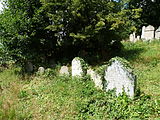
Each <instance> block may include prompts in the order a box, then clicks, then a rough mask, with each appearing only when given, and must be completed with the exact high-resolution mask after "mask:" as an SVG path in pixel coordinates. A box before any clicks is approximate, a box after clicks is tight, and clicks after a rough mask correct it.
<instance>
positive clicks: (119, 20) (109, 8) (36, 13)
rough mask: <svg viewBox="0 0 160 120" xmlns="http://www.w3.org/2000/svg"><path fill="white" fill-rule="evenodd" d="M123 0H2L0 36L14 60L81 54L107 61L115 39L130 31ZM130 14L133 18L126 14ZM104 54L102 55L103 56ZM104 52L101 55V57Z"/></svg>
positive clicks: (116, 46)
mask: <svg viewBox="0 0 160 120" xmlns="http://www.w3.org/2000/svg"><path fill="white" fill-rule="evenodd" d="M125 4H126V3H125V2H123V1H122V2H116V1H109V0H87V1H86V0H59V1H57V0H41V1H40V0H34V1H30V0H14V1H13V0H6V6H7V7H6V8H5V9H4V10H3V12H2V14H0V35H1V36H2V38H3V41H2V43H3V45H4V46H5V47H6V49H7V50H8V51H9V52H10V55H11V56H12V58H13V59H15V60H16V61H17V63H20V64H21V65H22V66H24V63H25V62H27V61H31V62H32V63H33V64H35V63H38V64H39V63H41V64H44V63H46V64H47V63H48V62H49V60H50V59H52V58H55V59H56V60H62V59H64V58H67V59H73V57H75V56H78V55H79V54H78V53H81V51H85V53H86V54H85V55H84V56H85V57H89V58H91V57H93V58H94V57H95V58H96V59H107V58H109V57H110V56H111V54H112V51H114V52H117V51H120V49H121V44H120V41H121V40H122V39H123V38H126V37H127V34H128V33H129V32H130V31H133V30H134V27H133V24H132V20H131V18H138V17H139V15H138V10H137V11H134V10H133V11H130V10H129V9H128V8H126V7H124V6H125ZM131 13H132V16H133V17H132V16H130V17H128V15H130V14H131ZM104 52H105V53H108V54H107V55H106V56H105V55H103V54H104ZM102 56H105V57H102Z"/></svg>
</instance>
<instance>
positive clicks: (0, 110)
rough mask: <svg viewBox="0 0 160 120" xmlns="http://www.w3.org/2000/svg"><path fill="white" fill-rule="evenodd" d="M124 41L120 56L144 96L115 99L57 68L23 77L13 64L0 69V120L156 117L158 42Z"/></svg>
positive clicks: (159, 103) (158, 113) (159, 105)
mask: <svg viewBox="0 0 160 120" xmlns="http://www.w3.org/2000/svg"><path fill="white" fill-rule="evenodd" d="M123 44H124V50H123V51H122V53H121V54H120V56H121V57H124V58H126V59H127V60H128V61H129V62H130V63H131V65H132V66H133V68H134V70H135V73H136V75H137V83H138V87H139V88H140V90H141V92H142V93H144V94H145V95H143V94H142V93H141V94H140V96H138V97H136V98H135V100H133V101H130V100H129V99H127V98H126V97H125V96H122V97H120V98H115V97H113V96H112V95H110V94H106V93H105V92H103V91H99V90H96V89H95V88H94V87H93V86H94V84H93V83H92V82H91V80H90V79H88V78H87V77H86V78H84V79H75V78H72V77H71V76H68V77H67V76H65V77H62V76H58V75H56V71H57V70H53V71H50V73H47V75H51V76H50V77H47V76H37V75H31V76H29V75H24V76H22V75H20V74H19V69H17V68H12V69H8V70H4V71H3V72H0V120H75V119H78V120H79V119H80V120H89V119H94V120H99V119H104V120H106V119H131V118H135V119H155V118H157V119H159V118H160V75H159V73H160V42H159V41H158V42H152V43H143V42H138V43H135V44H133V43H128V42H125V43H123ZM149 96H150V97H151V99H150V97H149ZM117 111H118V112H117Z"/></svg>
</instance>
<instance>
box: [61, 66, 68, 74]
mask: <svg viewBox="0 0 160 120" xmlns="http://www.w3.org/2000/svg"><path fill="white" fill-rule="evenodd" d="M59 74H60V75H69V70H68V67H67V66H62V67H61V69H60V71H59Z"/></svg>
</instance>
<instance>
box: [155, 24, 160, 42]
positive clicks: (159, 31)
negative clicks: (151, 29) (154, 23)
mask: <svg viewBox="0 0 160 120" xmlns="http://www.w3.org/2000/svg"><path fill="white" fill-rule="evenodd" d="M155 38H156V39H160V27H159V28H158V29H157V30H156V31H155Z"/></svg>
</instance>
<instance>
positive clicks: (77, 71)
mask: <svg viewBox="0 0 160 120" xmlns="http://www.w3.org/2000/svg"><path fill="white" fill-rule="evenodd" d="M86 73H87V66H86V63H85V61H84V60H83V59H82V58H79V57H76V58H74V59H73V60H72V76H73V77H74V76H76V77H83V76H84V75H85V74H86Z"/></svg>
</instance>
